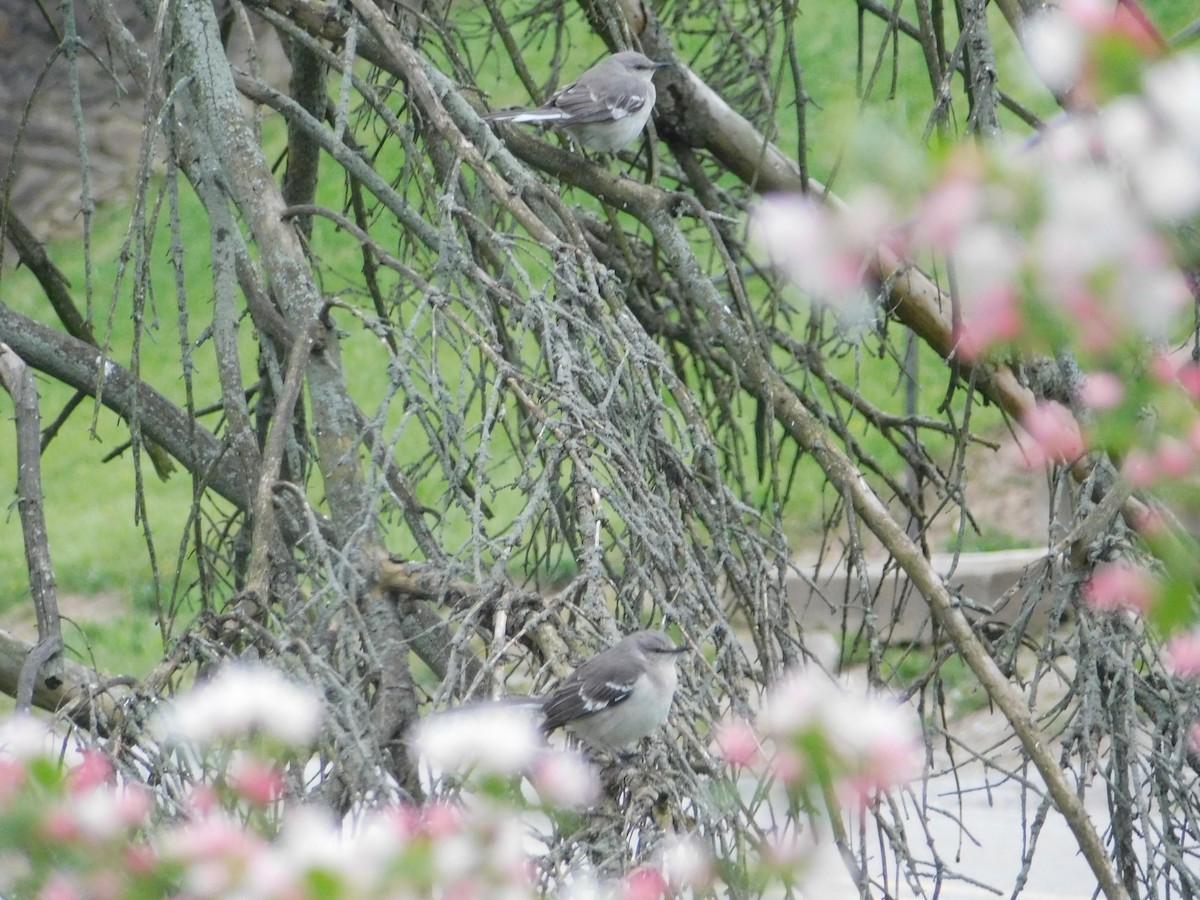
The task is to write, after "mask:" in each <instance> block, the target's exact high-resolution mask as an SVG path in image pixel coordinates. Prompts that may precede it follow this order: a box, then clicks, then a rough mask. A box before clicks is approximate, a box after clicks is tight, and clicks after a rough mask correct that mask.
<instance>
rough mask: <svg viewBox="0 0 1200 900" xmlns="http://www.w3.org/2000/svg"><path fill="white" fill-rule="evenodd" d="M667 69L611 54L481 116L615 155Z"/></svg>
mask: <svg viewBox="0 0 1200 900" xmlns="http://www.w3.org/2000/svg"><path fill="white" fill-rule="evenodd" d="M669 65H670V63H663V62H655V61H654V60H652V59H650V58H649V57H648V56H643V55H642V54H641V53H638V52H637V51H635V50H625V51H623V52H621V53H614V54H613V55H612V56H610V57H608V58H607V59H602V60H601V61H600V62H598V63H596V65H594V66H592V67H591V68H590V69H588V70H587V71H586V72H584V73H583V74H582V75H580V76H579V78H578V79H577V80H575V81H573V82H571V83H570V84H568V85H567V86H566V87H565V88H563V89H562V90H560V91H559V92H558V93H556V94H555V95H554V96H553V97H551V98H550V99H549V100H547V101H546V102H545V103H543V104H542V105H541V106H539V107H537V108H535V109H514V110H506V111H504V112H495V113H492V114H490V115H488V116H485V117H484V118H486V119H487V120H489V121H492V122H502V121H509V122H520V123H529V122H535V123H543V124H548V125H553V126H555V127H556V128H565V129H566V130H567V131H569V132H570V133H571V134H572V135H574V136H575V139H576V140H578V141H579V143H580V144H581V145H582V146H583V148H584V149H585V150H595V151H598V152H601V153H616V152H617V151H618V150H622V149H624V148H625V147H628V146H629V145H630V144H631V143H633V141H634V139H636V138H637V136H638V135H639V134H641V133H642V129H644V128H645V127H646V122H648V121H649V120H650V112H651V111H652V110H653V109H654V99H655V96H656V94H655V91H654V82H653V81H652V80H651V79H652V78H653V77H654V73H655V72H656V71H658V70H659V69H662V68H664V67H666V66H669ZM614 649H615V648H614Z"/></svg>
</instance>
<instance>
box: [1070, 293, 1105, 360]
mask: <svg viewBox="0 0 1200 900" xmlns="http://www.w3.org/2000/svg"><path fill="white" fill-rule="evenodd" d="M1063 306H1064V308H1065V309H1066V311H1067V312H1068V313H1070V315H1071V317H1072V320H1073V321H1074V324H1075V328H1076V329H1078V335H1079V346H1080V347H1081V348H1082V349H1084V350H1086V351H1087V352H1089V353H1101V352H1103V351H1104V350H1107V349H1108V348H1109V347H1111V346H1112V345H1113V343H1114V342H1115V341H1116V339H1117V335H1116V332H1115V331H1114V330H1113V327H1112V325H1111V324H1110V323H1109V322H1108V320H1107V319H1106V318H1105V314H1104V312H1103V311H1102V310H1101V308H1100V304H1099V303H1097V302H1096V298H1095V297H1093V296H1092V295H1091V294H1089V293H1087V292H1086V291H1083V290H1080V289H1078V288H1076V289H1073V290H1069V291H1067V296H1066V298H1065V299H1064V301H1063Z"/></svg>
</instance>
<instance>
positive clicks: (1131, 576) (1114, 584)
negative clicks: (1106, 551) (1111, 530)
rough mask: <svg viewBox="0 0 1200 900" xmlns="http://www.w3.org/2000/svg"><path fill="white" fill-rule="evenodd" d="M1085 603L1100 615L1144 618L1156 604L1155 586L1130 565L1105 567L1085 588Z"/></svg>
mask: <svg viewBox="0 0 1200 900" xmlns="http://www.w3.org/2000/svg"><path fill="white" fill-rule="evenodd" d="M1083 602H1084V603H1086V604H1087V605H1088V606H1089V607H1091V608H1092V609H1093V610H1095V611H1096V612H1102V613H1111V612H1122V611H1129V612H1134V613H1137V614H1139V615H1141V614H1143V613H1145V612H1146V610H1148V609H1149V608H1150V605H1151V604H1152V603H1153V602H1154V582H1153V581H1152V580H1151V579H1150V577H1149V576H1148V575H1147V574H1146V573H1145V572H1144V571H1142V570H1141V569H1139V568H1136V567H1134V566H1132V565H1130V564H1129V563H1127V562H1108V563H1101V564H1100V565H1098V566H1096V570H1095V571H1094V572H1093V573H1092V577H1091V578H1090V579H1089V580H1088V583H1087V584H1086V585H1085V586H1084V588H1083Z"/></svg>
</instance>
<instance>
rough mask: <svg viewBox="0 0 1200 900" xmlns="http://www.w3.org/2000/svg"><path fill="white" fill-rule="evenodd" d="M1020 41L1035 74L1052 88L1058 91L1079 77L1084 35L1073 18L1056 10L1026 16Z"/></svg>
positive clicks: (1062, 90)
mask: <svg viewBox="0 0 1200 900" xmlns="http://www.w3.org/2000/svg"><path fill="white" fill-rule="evenodd" d="M1021 36H1022V43H1023V44H1024V46H1025V52H1026V54H1027V55H1028V56H1029V62H1030V64H1031V65H1032V66H1033V70H1034V72H1036V73H1037V76H1038V77H1039V78H1041V79H1042V81H1044V82H1045V83H1046V86H1047V87H1048V88H1050V90H1052V91H1056V92H1058V93H1062V92H1064V91H1067V90H1069V89H1070V88H1071V87H1073V86H1074V85H1075V83H1076V82H1077V81H1078V80H1079V77H1080V74H1081V73H1082V71H1083V64H1084V59H1085V52H1084V50H1085V47H1084V36H1083V33H1082V32H1081V31H1080V29H1079V27H1078V25H1077V24H1076V23H1075V22H1072V21H1070V19H1068V17H1067V15H1066V14H1065V13H1063V12H1060V11H1058V10H1053V9H1048V10H1044V11H1043V12H1042V13H1040V14H1039V15H1034V16H1029V17H1028V18H1027V19H1026V24H1025V27H1024V29H1023V31H1022V35H1021Z"/></svg>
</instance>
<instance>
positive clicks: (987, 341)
mask: <svg viewBox="0 0 1200 900" xmlns="http://www.w3.org/2000/svg"><path fill="white" fill-rule="evenodd" d="M1023 327H1024V321H1023V320H1022V318H1021V313H1020V310H1019V309H1018V308H1017V292H1016V289H1015V288H1014V287H1013V286H1012V285H1007V284H998V285H996V287H995V289H994V290H992V291H991V292H990V293H987V294H982V295H979V296H976V297H975V298H974V299H973V301H972V303H971V305H970V308H969V309H964V310H963V315H962V324H961V326H960V327H959V329H958V331H957V332H956V333H955V335H954V352H955V353H957V354H958V355H959V356H961V357H962V358H963V359H965V360H967V361H968V362H969V361H971V360H975V359H978V358H979V357H981V356H983V355H984V354H985V353H987V351H988V350H990V349H991V348H992V347H994V346H995V345H996V344H1001V343H1004V342H1005V341H1011V340H1013V339H1014V338H1016V337H1019V336H1020V334H1021V331H1022V329H1023Z"/></svg>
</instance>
